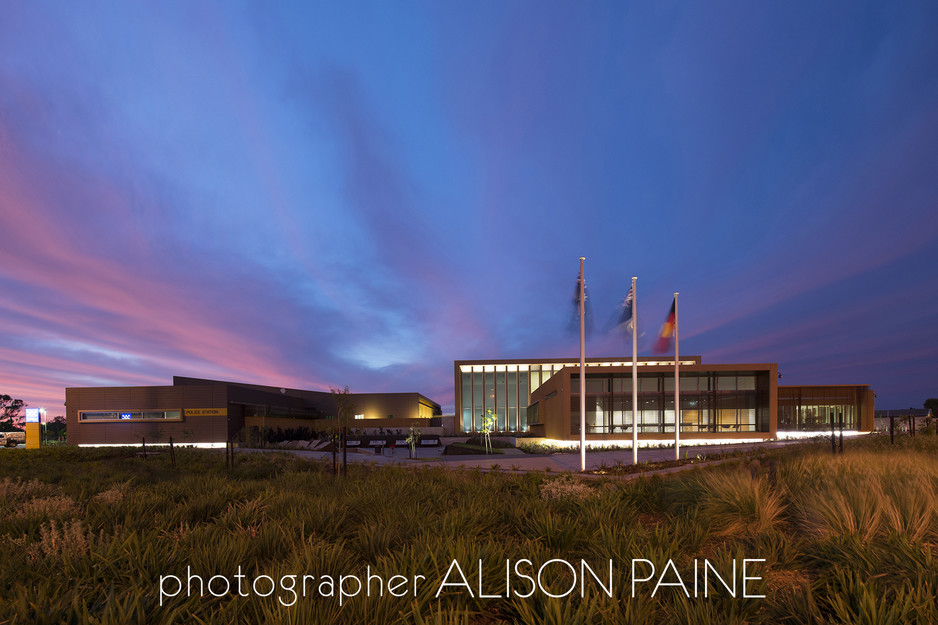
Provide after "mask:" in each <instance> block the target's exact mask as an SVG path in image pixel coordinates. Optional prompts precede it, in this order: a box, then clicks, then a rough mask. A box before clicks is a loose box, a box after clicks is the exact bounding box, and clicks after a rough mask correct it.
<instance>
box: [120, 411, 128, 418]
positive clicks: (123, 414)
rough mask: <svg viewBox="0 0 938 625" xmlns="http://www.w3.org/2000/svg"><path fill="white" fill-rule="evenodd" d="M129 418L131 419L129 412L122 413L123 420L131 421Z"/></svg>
mask: <svg viewBox="0 0 938 625" xmlns="http://www.w3.org/2000/svg"><path fill="white" fill-rule="evenodd" d="M129 418H130V413H129V412H122V413H121V419H129Z"/></svg>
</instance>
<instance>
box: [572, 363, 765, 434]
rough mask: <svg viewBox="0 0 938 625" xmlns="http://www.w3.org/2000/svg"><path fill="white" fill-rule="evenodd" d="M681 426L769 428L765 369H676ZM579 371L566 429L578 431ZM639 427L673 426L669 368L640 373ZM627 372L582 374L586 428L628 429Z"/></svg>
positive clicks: (643, 430)
mask: <svg viewBox="0 0 938 625" xmlns="http://www.w3.org/2000/svg"><path fill="white" fill-rule="evenodd" d="M680 380H681V393H680V401H681V432H692V433H700V432H709V433H726V432H768V431H770V429H771V427H770V418H771V412H770V406H769V400H770V391H771V389H770V386H769V374H768V372H766V371H729V372H726V371H721V372H688V373H686V374H681V377H680ZM579 391H580V376H579V373H573V374H571V376H570V414H571V418H570V434H574V435H579V433H580V392H579ZM637 423H638V428H639V429H638V432H639V433H640V434H661V433H667V432H671V433H673V432H674V374H673V373H641V374H639V379H638V419H637ZM632 424H633V414H632V376H631V375H630V374H628V373H624V374H622V373H616V374H608V375H604V374H601V373H596V374H592V373H587V375H586V427H587V433H589V434H629V435H631V433H632Z"/></svg>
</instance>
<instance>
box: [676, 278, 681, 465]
mask: <svg viewBox="0 0 938 625" xmlns="http://www.w3.org/2000/svg"><path fill="white" fill-rule="evenodd" d="M677 295H678V294H677V293H675V294H674V459H675V460H680V459H681V381H680V377H679V375H678V371H679V367H680V360H679V359H678V357H677V354H678V351H677V339H678V336H677Z"/></svg>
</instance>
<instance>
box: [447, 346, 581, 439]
mask: <svg viewBox="0 0 938 625" xmlns="http://www.w3.org/2000/svg"><path fill="white" fill-rule="evenodd" d="M563 367H564V365H563V364H559V363H558V364H538V365H530V364H492V365H483V364H479V365H464V366H462V367H461V368H460V374H459V377H460V381H459V383H458V387H459V390H460V391H461V393H460V405H459V407H458V408H459V413H460V415H461V421H462V429H463V431H464V432H478V431H480V430H481V429H482V415H484V414H485V412H486V411H487V410H491V411H492V412H493V413H495V414H496V415H497V416H498V419H497V421H496V424H495V429H496V431H498V432H527V431H528V419H527V407H528V404H529V403H530V400H531V392H533V391H534V390H535V389H537V388H538V387H539V386H540V385H541V384H543V383H544V382H546V381H547V380H548V379H549V378H550V377H551V376H552V375H554V373H556V372H558V371H560V370H561V369H562V368H563Z"/></svg>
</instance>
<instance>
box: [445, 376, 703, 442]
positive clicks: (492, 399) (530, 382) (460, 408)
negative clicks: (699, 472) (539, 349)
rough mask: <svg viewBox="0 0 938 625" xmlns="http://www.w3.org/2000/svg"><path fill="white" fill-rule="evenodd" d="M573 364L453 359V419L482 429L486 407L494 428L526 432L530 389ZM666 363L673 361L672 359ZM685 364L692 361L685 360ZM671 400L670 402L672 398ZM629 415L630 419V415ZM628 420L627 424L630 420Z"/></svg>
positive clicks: (468, 429) (471, 428)
mask: <svg viewBox="0 0 938 625" xmlns="http://www.w3.org/2000/svg"><path fill="white" fill-rule="evenodd" d="M682 362H683V361H682ZM574 364H575V363H573V362H540V363H530V362H529V363H492V362H491V361H489V362H488V363H486V362H480V363H466V362H465V361H463V362H462V363H457V371H458V377H457V381H456V395H457V396H456V402H457V405H456V413H457V423H458V424H459V425H460V426H461V427H462V431H463V432H478V431H480V430H481V429H482V415H484V414H485V412H486V411H487V410H491V411H492V412H493V413H495V414H496V415H498V419H497V422H496V426H495V427H496V431H498V432H527V431H528V411H527V407H528V405H529V404H530V402H531V393H533V392H534V391H536V390H537V389H538V388H539V387H540V386H541V385H542V384H544V383H545V382H547V380H549V379H550V378H551V376H553V375H554V374H555V373H557V372H558V371H560V370H561V369H563V368H564V367H569V366H572V365H574ZM590 364H591V365H595V366H625V365H631V364H632V363H631V361H611V360H610V361H607V362H602V363H590ZM646 364H651V365H655V364H666V362H644V361H641V360H640V362H639V365H640V366H644V365H646ZM670 364H672V365H673V361H672V362H671V363H670ZM687 364H694V363H692V362H688V363H687ZM629 389H630V391H629V392H631V387H629ZM629 401H631V400H629ZM671 403H672V404H673V403H674V400H673V398H672V400H671ZM672 408H673V406H672ZM629 410H631V406H629ZM648 410H649V417H648V418H649V419H655V420H657V416H654V417H652V416H651V413H652V412H653V411H654V410H657V408H656V407H649V408H648ZM620 412H621V408H620ZM630 414H631V413H630ZM629 418H630V419H631V416H630V417H629ZM672 418H673V417H672ZM655 422H657V421H655ZM629 423H630V424H631V421H630V422H629ZM672 429H673V428H672Z"/></svg>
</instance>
